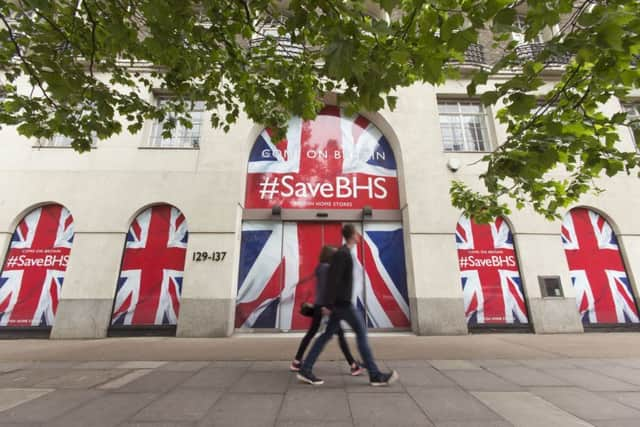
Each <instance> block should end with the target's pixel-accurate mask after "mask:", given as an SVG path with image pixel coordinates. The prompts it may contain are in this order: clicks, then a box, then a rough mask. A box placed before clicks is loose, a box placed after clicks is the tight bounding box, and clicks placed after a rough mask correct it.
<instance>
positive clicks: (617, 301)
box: [562, 208, 639, 325]
mask: <svg viewBox="0 0 640 427" xmlns="http://www.w3.org/2000/svg"><path fill="white" fill-rule="evenodd" d="M562 245H563V246H564V253H565V255H566V256H567V263H568V264H569V273H570V275H571V283H572V284H573V288H574V289H575V292H576V303H577V305H578V311H579V312H580V317H581V318H582V323H583V324H585V325H589V324H617V323H638V321H639V319H638V308H637V305H636V301H635V297H634V295H633V292H632V290H631V284H630V283H629V277H628V276H627V272H626V269H625V266H624V262H623V260H622V256H621V254H620V248H619V247H618V239H617V237H616V233H615V232H614V231H613V229H612V228H611V226H610V225H609V223H608V222H607V220H606V219H605V218H604V217H603V216H602V215H600V214H599V213H597V212H594V211H592V210H589V209H585V208H575V209H572V210H571V211H569V212H568V213H567V214H566V215H565V216H564V220H563V221H562Z"/></svg>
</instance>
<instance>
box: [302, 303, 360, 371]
mask: <svg viewBox="0 0 640 427" xmlns="http://www.w3.org/2000/svg"><path fill="white" fill-rule="evenodd" d="M320 322H322V309H321V308H320V306H315V307H314V308H313V317H312V319H311V326H309V330H308V331H307V333H306V334H305V336H304V338H302V341H301V342H300V346H299V347H298V352H297V353H296V357H295V359H296V360H302V356H304V352H305V350H306V349H307V347H308V346H309V343H310V342H311V339H312V338H313V337H314V336H315V334H316V332H318V329H320ZM337 333H338V343H339V344H340V350H342V354H344V358H345V359H347V362H349V365H353V364H354V363H355V359H354V358H353V356H352V355H351V351H349V344H347V339H346V338H345V337H344V331H343V330H342V328H341V327H340V324H339V323H338V331H337Z"/></svg>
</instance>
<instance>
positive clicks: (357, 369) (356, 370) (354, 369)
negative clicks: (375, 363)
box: [350, 362, 363, 377]
mask: <svg viewBox="0 0 640 427" xmlns="http://www.w3.org/2000/svg"><path fill="white" fill-rule="evenodd" d="M350 368H351V376H352V377H357V376H358V375H360V374H361V373H362V371H363V369H362V367H361V366H360V364H359V363H358V362H353V365H351V366H350Z"/></svg>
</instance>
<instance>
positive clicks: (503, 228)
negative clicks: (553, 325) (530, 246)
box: [456, 216, 529, 326]
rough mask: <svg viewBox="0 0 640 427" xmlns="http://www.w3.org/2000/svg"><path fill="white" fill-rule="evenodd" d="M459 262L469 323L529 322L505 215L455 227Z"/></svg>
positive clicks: (467, 221)
mask: <svg viewBox="0 0 640 427" xmlns="http://www.w3.org/2000/svg"><path fill="white" fill-rule="evenodd" d="M456 244H457V247H458V263H459V266H460V279H461V281H462V292H463V297H464V309H465V316H466V318H467V323H468V324H469V326H476V325H483V324H494V325H496V324H497V325H514V324H526V323H529V316H528V313H527V306H526V303H525V297H524V291H523V287H522V280H521V278H520V270H519V266H518V259H517V257H516V251H515V247H514V245H513V234H512V233H511V229H510V228H509V224H508V223H507V222H506V221H505V219H504V218H502V217H500V218H497V219H496V220H495V221H493V222H490V223H488V224H478V223H476V222H475V221H474V220H473V219H472V218H468V217H465V216H463V217H461V218H460V220H459V221H458V224H457V226H456Z"/></svg>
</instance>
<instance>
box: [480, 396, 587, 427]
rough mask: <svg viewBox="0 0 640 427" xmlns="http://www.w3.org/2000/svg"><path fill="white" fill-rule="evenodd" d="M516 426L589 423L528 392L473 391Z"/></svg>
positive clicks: (556, 426) (582, 425) (570, 426)
mask: <svg viewBox="0 0 640 427" xmlns="http://www.w3.org/2000/svg"><path fill="white" fill-rule="evenodd" d="M473 395H474V396H476V397H477V398H478V399H480V400H481V401H482V402H483V403H484V404H486V405H487V406H489V407H490V408H491V409H493V410H494V411H496V412H497V413H499V414H500V415H501V416H503V417H504V418H506V419H507V421H509V422H510V423H512V424H514V425H516V426H518V427H542V426H544V427H590V426H591V424H589V423H588V422H586V421H584V420H581V419H579V418H577V417H575V416H574V415H572V414H570V413H568V412H565V411H563V410H562V409H560V408H558V407H556V406H554V405H553V404H551V403H549V402H547V401H546V400H544V399H542V398H541V397H538V396H535V395H533V394H531V393H528V392H514V393H505V392H473Z"/></svg>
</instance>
